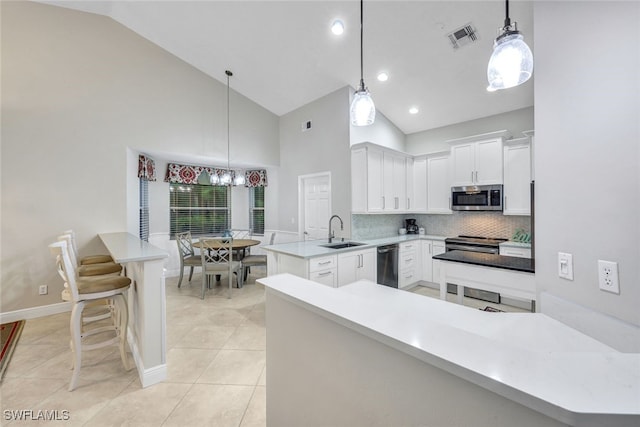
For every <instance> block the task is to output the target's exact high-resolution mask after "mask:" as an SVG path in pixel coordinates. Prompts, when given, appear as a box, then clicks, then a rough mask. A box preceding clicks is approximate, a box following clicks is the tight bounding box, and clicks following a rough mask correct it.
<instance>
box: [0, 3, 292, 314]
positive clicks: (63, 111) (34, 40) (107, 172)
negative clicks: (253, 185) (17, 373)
mask: <svg viewBox="0 0 640 427" xmlns="http://www.w3.org/2000/svg"><path fill="white" fill-rule="evenodd" d="M0 7H1V8H2V9H1V10H2V17H1V18H2V50H1V54H2V130H1V131H2V158H1V161H2V168H1V179H2V182H1V187H2V201H1V202H2V207H1V211H0V213H1V218H2V225H1V240H2V242H1V246H2V252H1V260H0V261H1V270H2V271H1V274H2V276H1V277H2V282H1V283H2V289H1V292H2V293H1V296H2V301H1V306H0V312H7V311H13V310H18V309H22V308H27V307H34V306H40V305H46V304H53V303H58V302H60V291H61V290H62V283H61V280H60V279H59V278H58V277H57V275H56V274H55V269H54V260H53V258H52V257H51V255H50V254H49V251H48V249H47V245H48V244H49V243H51V242H53V241H54V240H55V239H56V236H57V235H58V234H60V232H61V231H63V230H67V229H74V230H75V231H76V233H77V235H78V244H79V247H80V251H81V254H82V253H91V252H93V253H96V252H98V251H104V250H105V249H104V248H103V247H102V245H101V244H100V241H99V239H98V237H97V234H98V233H101V232H111V231H123V230H129V231H134V232H137V229H136V227H135V225H134V224H137V192H138V188H137V180H136V179H135V178H134V179H131V176H132V175H133V174H135V171H132V170H131V168H132V167H135V168H137V160H133V159H135V156H134V155H133V153H137V152H147V153H148V154H151V155H154V154H155V153H165V154H166V155H167V156H168V158H173V159H174V160H176V161H181V160H183V161H184V160H185V159H193V162H191V163H200V161H203V162H204V161H207V163H204V164H211V163H212V164H220V162H222V161H224V162H226V158H227V137H226V131H227V126H226V123H227V122H226V85H225V84H224V83H220V82H219V81H217V80H214V79H212V78H211V77H208V76H206V75H205V74H203V73H201V72H200V71H198V70H196V69H195V68H193V67H191V66H189V65H187V64H185V63H184V62H182V61H181V60H179V59H177V58H176V57H175V56H173V55H170V54H169V53H167V52H166V51H164V50H162V49H160V48H159V47H157V46H155V45H153V44H151V43H150V42H149V41H147V40H146V39H144V38H142V37H140V36H138V35H136V34H135V33H133V32H131V31H130V30H128V29H127V28H125V27H123V26H122V25H120V24H118V23H116V22H114V21H113V20H111V19H109V18H106V17H103V16H97V15H92V14H88V13H83V12H78V11H73V10H70V9H65V8H59V7H54V6H48V5H44V4H39V3H32V2H0ZM224 77H225V76H224V70H220V79H221V80H223V81H224ZM232 88H233V82H232ZM231 117H232V120H231V140H232V156H231V158H232V163H238V164H243V165H244V164H246V165H257V164H264V165H270V166H277V165H278V163H279V155H280V153H279V149H278V134H279V129H278V117H277V116H275V115H274V114H272V113H270V112H268V111H266V110H264V109H263V108H262V107H260V106H258V105H257V104H255V103H253V102H251V101H250V100H248V99H247V98H244V97H242V96H241V95H239V94H237V93H236V92H234V91H232V98H231ZM234 117H238V119H237V121H235V122H234V119H233V118H234ZM134 165H135V166H134ZM164 172H165V171H164V170H163V169H159V170H158V175H159V179H160V180H162V179H163V178H164ZM270 178H271V177H270ZM163 185H164V183H162V182H159V183H155V184H152V185H151V186H150V191H151V197H153V199H162V198H164V197H168V189H167V191H166V195H165V193H164V189H163V188H162V186H163ZM274 185H275V186H276V187H277V183H276V182H274ZM270 188H271V187H270ZM161 203H164V202H163V201H161ZM132 206H133V207H132ZM166 215H168V212H167V211H164V210H163V211H162V216H163V217H162V218H160V217H158V216H155V211H154V217H153V218H152V220H151V221H152V224H151V225H152V227H153V229H152V230H151V231H152V232H154V231H155V232H159V231H162V227H163V225H162V224H166V228H167V229H168V222H165V221H166ZM269 221H270V222H273V220H272V219H271V220H269ZM41 284H48V285H49V295H47V296H38V295H37V293H38V286H39V285H41Z"/></svg>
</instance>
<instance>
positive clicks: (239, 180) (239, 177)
mask: <svg viewBox="0 0 640 427" xmlns="http://www.w3.org/2000/svg"><path fill="white" fill-rule="evenodd" d="M244 183H245V179H244V174H243V173H236V176H235V178H233V185H244Z"/></svg>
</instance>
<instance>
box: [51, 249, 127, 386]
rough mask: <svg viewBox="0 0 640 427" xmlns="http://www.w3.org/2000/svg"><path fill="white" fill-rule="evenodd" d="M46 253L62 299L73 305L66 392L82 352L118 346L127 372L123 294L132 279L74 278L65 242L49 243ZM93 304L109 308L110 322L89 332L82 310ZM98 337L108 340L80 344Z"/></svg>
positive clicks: (73, 380)
mask: <svg viewBox="0 0 640 427" xmlns="http://www.w3.org/2000/svg"><path fill="white" fill-rule="evenodd" d="M49 250H50V251H51V253H52V254H53V255H54V256H55V257H56V267H57V270H58V274H60V277H62V280H64V290H63V291H62V299H63V300H65V301H71V303H72V304H73V308H72V310H71V320H70V322H69V329H70V332H71V342H70V347H71V353H72V369H73V373H72V375H71V381H70V382H69V391H73V390H74V389H75V388H76V385H77V382H78V377H79V375H80V368H81V366H82V352H83V351H87V350H94V349H97V348H102V347H106V346H109V345H118V346H119V348H120V357H121V358H122V363H123V365H124V368H125V369H126V370H129V369H130V368H129V363H128V361H127V354H126V345H127V323H128V319H129V311H128V308H127V300H126V296H125V294H126V292H127V291H128V290H129V287H130V285H131V279H129V278H128V277H124V276H120V275H108V276H101V277H90V278H79V277H77V275H76V274H77V273H76V269H75V265H74V264H73V263H72V261H71V256H70V252H71V251H70V250H69V247H68V245H67V242H66V241H65V240H60V241H58V242H55V243H52V244H50V245H49ZM95 302H97V303H102V304H105V305H106V306H108V307H109V311H110V314H111V316H110V317H111V318H112V321H111V322H104V323H105V324H104V325H100V326H96V327H94V328H92V329H89V328H86V327H85V325H84V323H86V322H84V321H83V311H84V309H85V308H86V307H87V305H90V304H92V303H95ZM97 334H106V335H108V337H107V338H106V339H104V340H103V341H99V342H92V343H91V344H83V339H84V338H87V337H90V336H94V335H97Z"/></svg>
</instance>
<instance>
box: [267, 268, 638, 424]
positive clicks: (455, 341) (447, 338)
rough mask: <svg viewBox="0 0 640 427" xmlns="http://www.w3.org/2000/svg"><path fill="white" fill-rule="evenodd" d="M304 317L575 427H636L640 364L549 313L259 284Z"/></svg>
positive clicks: (270, 281) (386, 292)
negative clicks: (352, 332)
mask: <svg viewBox="0 0 640 427" xmlns="http://www.w3.org/2000/svg"><path fill="white" fill-rule="evenodd" d="M259 282H260V283H262V284H263V285H265V286H266V287H267V292H268V293H275V294H277V295H278V296H280V297H282V298H285V299H287V300H289V301H291V302H293V303H295V304H297V305H300V306H301V307H303V308H306V309H308V310H311V311H313V312H316V313H318V314H320V315H322V316H324V317H326V318H327V319H330V320H332V321H335V322H337V323H339V324H342V325H343V326H345V327H348V328H350V329H353V330H355V331H357V332H359V333H362V334H364V335H366V336H369V337H370V338H373V339H375V340H377V341H379V342H381V343H383V344H385V345H388V346H390V347H393V348H395V349H396V350H398V351H402V352H405V353H406V354H409V355H411V356H413V357H416V358H417V359H419V360H422V361H423V362H425V363H428V364H430V365H433V366H436V367H438V368H440V369H443V370H445V371H447V372H449V373H451V374H453V375H456V376H458V377H460V378H463V379H465V380H467V381H470V382H472V383H474V384H476V385H479V386H481V387H483V388H485V389H487V390H490V391H492V392H495V393H498V394H499V395H501V396H503V397H506V398H508V399H510V400H513V401H515V402H518V403H520V404H523V405H525V406H527V407H529V408H531V409H533V410H535V411H538V412H542V413H544V414H546V415H548V416H551V417H553V418H555V419H557V420H559V421H561V422H564V423H567V424H569V425H581V426H601V425H607V426H631V425H633V426H635V425H638V424H637V423H638V421H640V398H639V396H640V369H638V368H639V367H640V355H639V354H632V353H620V352H618V351H616V350H614V349H612V348H610V347H608V346H606V345H605V344H603V343H601V342H599V341H597V340H595V339H593V338H591V337H589V336H587V335H584V334H582V333H580V332H578V331H576V330H574V329H572V328H570V327H568V326H566V325H564V324H563V323H561V322H558V321H556V320H554V319H552V318H550V317H548V316H546V315H544V314H541V313H488V312H485V311H480V310H475V309H472V308H469V307H464V306H460V305H456V304H451V303H448V302H445V301H441V300H438V299H433V298H428V297H424V296H421V295H416V294H412V293H409V292H404V291H399V290H396V289H391V288H388V287H385V286H379V285H376V284H374V283H372V282H368V281H359V282H355V283H353V284H350V285H346V286H343V287H340V288H329V287H326V286H324V285H321V284H317V283H315V282H311V281H308V280H305V279H301V278H299V277H296V276H292V275H289V274H283V275H275V276H270V277H267V278H264V279H260V280H259Z"/></svg>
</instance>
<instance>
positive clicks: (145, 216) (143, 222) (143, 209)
mask: <svg viewBox="0 0 640 427" xmlns="http://www.w3.org/2000/svg"><path fill="white" fill-rule="evenodd" d="M139 181H140V233H139V237H140V240H144V241H145V242H148V241H149V181H147V180H146V179H143V178H141V179H139Z"/></svg>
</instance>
